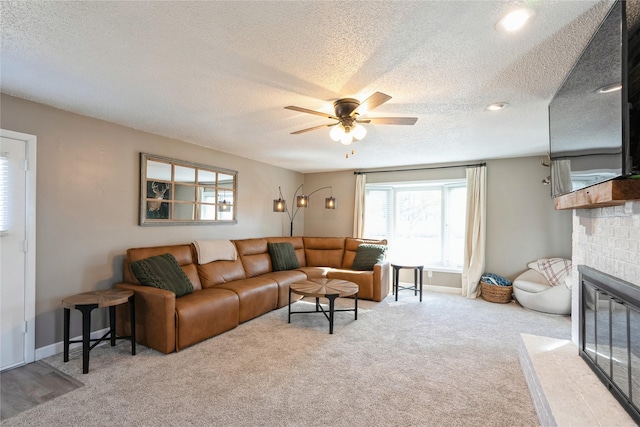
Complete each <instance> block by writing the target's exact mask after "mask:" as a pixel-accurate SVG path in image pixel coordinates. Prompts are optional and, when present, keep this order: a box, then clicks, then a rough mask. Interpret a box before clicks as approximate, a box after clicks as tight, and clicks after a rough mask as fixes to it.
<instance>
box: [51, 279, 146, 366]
mask: <svg viewBox="0 0 640 427" xmlns="http://www.w3.org/2000/svg"><path fill="white" fill-rule="evenodd" d="M126 302H128V303H129V308H130V316H131V335H130V336H127V337H118V336H116V305H120V304H124V303H126ZM62 307H64V361H65V362H68V361H69V344H71V343H82V373H83V374H86V373H88V372H89V352H90V351H91V350H92V349H93V348H94V347H95V346H97V345H98V344H100V343H101V342H102V341H103V340H105V339H106V338H107V337H109V339H110V340H111V346H112V347H113V346H115V345H116V339H130V340H131V354H132V355H134V356H135V354H136V317H135V316H136V314H135V294H134V292H133V291H129V290H120V289H108V290H106V291H92V292H85V293H82V294H77V295H73V296H70V297H67V298H65V299H63V300H62ZM99 307H109V332H107V333H106V334H104V336H103V337H102V338H95V339H92V338H91V312H92V311H93V309H95V308H99ZM72 308H75V309H76V310H80V312H81V313H82V340H70V339H69V321H70V318H71V309H72ZM92 342H93V345H91V343H92Z"/></svg>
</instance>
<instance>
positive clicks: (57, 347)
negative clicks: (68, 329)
mask: <svg viewBox="0 0 640 427" xmlns="http://www.w3.org/2000/svg"><path fill="white" fill-rule="evenodd" d="M107 332H109V328H104V329H100V330H97V331H93V332H91V339H98V338H102V337H103V336H104V334H106V333H107ZM81 339H82V335H79V336H77V337H73V338H70V340H71V341H75V340H81ZM106 342H107V341H105V343H106ZM100 345H102V343H100ZM79 347H82V343H72V344H70V345H69V351H71V350H73V349H76V348H79ZM63 351H64V341H59V342H57V343H54V344H51V345H47V346H45V347H40V348H36V360H40V359H44V358H45V357H49V356H55V355H56V354H59V353H62V352H63Z"/></svg>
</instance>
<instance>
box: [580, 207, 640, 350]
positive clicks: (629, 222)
mask: <svg viewBox="0 0 640 427" xmlns="http://www.w3.org/2000/svg"><path fill="white" fill-rule="evenodd" d="M572 251H573V260H572V267H573V273H572V275H571V278H572V287H571V290H572V303H571V312H572V313H573V315H572V319H571V339H572V341H573V342H574V343H575V344H576V345H577V344H578V326H579V319H578V265H586V266H588V267H591V268H594V269H596V270H599V271H601V272H603V273H607V274H610V275H611V276H614V277H617V278H619V279H622V280H625V281H627V282H629V283H632V284H634V285H637V286H638V287H640V202H627V203H626V204H625V205H622V206H612V207H606V208H598V209H575V210H574V211H573V249H572Z"/></svg>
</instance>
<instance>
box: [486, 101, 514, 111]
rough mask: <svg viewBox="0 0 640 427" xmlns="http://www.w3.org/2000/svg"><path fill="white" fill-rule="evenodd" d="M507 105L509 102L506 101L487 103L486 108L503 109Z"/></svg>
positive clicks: (491, 109)
mask: <svg viewBox="0 0 640 427" xmlns="http://www.w3.org/2000/svg"><path fill="white" fill-rule="evenodd" d="M508 106H509V104H508V103H506V102H496V103H494V104H491V105H488V106H487V110H489V111H498V110H504V109H505V108H507V107H508Z"/></svg>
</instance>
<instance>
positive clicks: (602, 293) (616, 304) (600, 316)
mask: <svg viewBox="0 0 640 427" xmlns="http://www.w3.org/2000/svg"><path fill="white" fill-rule="evenodd" d="M578 271H579V273H580V282H579V285H580V286H579V292H580V293H579V298H580V300H579V307H580V311H579V319H580V325H579V326H580V331H579V342H578V344H579V353H580V356H581V357H582V358H583V359H584V360H585V362H586V363H587V365H589V367H590V368H591V369H592V370H593V371H594V372H595V373H596V375H597V376H598V377H599V378H600V380H601V381H602V382H603V383H604V384H605V385H606V386H607V388H608V389H609V390H610V391H611V393H612V394H613V395H614V396H615V397H616V399H617V400H618V401H619V402H620V404H621V405H622V406H623V407H624V409H625V410H626V411H627V412H628V413H629V415H631V417H632V418H633V419H634V420H635V421H636V422H637V423H639V424H640V287H638V286H635V285H632V284H631V283H628V282H625V281H623V280H620V279H618V278H616V277H613V276H611V275H609V274H606V273H603V272H600V271H598V270H595V269H593V268H590V267H587V266H584V265H580V266H578Z"/></svg>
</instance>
